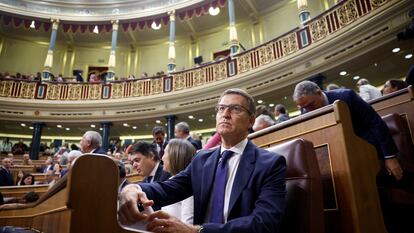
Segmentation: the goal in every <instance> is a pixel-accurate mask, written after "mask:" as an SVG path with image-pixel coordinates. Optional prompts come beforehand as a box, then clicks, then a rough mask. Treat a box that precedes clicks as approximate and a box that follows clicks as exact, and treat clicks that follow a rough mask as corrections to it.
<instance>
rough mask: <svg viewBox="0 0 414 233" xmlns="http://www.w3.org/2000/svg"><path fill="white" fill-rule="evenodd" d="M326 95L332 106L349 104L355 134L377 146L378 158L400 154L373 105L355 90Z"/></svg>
mask: <svg viewBox="0 0 414 233" xmlns="http://www.w3.org/2000/svg"><path fill="white" fill-rule="evenodd" d="M325 94H326V96H327V97H328V101H329V104H332V103H333V102H334V101H335V100H342V101H344V102H345V103H347V105H348V108H349V111H350V113H351V119H352V126H353V128H354V132H355V134H356V135H358V136H359V137H361V138H363V139H365V140H366V141H368V142H369V143H371V144H372V145H373V146H375V148H376V149H377V152H378V157H380V158H384V157H388V156H392V155H395V154H397V153H398V149H397V146H396V145H395V142H394V140H393V139H392V136H391V134H390V132H389V129H388V127H387V125H386V124H385V122H384V121H383V120H382V118H381V117H380V116H379V115H378V114H377V112H375V110H374V109H373V108H372V107H371V105H369V104H368V103H367V102H365V101H364V100H363V99H362V98H361V97H359V96H358V95H357V94H356V93H355V92H354V91H353V90H349V89H336V90H332V91H327V92H325Z"/></svg>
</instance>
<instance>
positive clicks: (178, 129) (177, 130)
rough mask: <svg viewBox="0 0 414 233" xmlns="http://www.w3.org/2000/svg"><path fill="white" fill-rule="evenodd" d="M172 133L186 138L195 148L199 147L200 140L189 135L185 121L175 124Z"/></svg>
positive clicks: (177, 136)
mask: <svg viewBox="0 0 414 233" xmlns="http://www.w3.org/2000/svg"><path fill="white" fill-rule="evenodd" d="M174 134H175V137H176V138H181V139H184V140H188V141H189V142H190V143H191V144H192V145H193V146H194V148H195V149H196V150H200V149H201V147H202V146H201V141H199V140H195V139H194V138H192V137H191V136H190V126H189V125H188V124H187V122H184V121H183V122H180V123H178V124H176V125H175V127H174Z"/></svg>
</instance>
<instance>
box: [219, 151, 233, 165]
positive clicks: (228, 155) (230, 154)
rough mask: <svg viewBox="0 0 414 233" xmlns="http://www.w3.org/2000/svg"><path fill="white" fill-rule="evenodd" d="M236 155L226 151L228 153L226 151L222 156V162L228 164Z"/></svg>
mask: <svg viewBox="0 0 414 233" xmlns="http://www.w3.org/2000/svg"><path fill="white" fill-rule="evenodd" d="M233 154H234V152H233V151H231V150H226V151H224V152H223V153H222V154H221V160H222V161H221V162H222V163H226V162H227V160H228V159H229V158H230V157H231V156H232V155H233Z"/></svg>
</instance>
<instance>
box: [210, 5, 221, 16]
mask: <svg viewBox="0 0 414 233" xmlns="http://www.w3.org/2000/svg"><path fill="white" fill-rule="evenodd" d="M208 13H209V14H210V15H211V16H216V15H218V14H219V13H220V8H218V7H212V6H210V8H208Z"/></svg>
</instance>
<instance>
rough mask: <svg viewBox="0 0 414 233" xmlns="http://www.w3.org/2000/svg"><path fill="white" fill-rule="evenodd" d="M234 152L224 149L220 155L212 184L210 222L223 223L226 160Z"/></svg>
mask: <svg viewBox="0 0 414 233" xmlns="http://www.w3.org/2000/svg"><path fill="white" fill-rule="evenodd" d="M233 154H234V152H233V151H231V150H226V151H224V152H223V154H222V155H221V158H220V160H219V162H218V165H217V169H216V174H215V178H214V186H213V199H212V203H211V210H210V222H211V223H224V216H223V210H224V196H225V194H226V183H227V170H228V167H229V166H228V165H227V160H228V159H229V158H230V157H231V156H232V155H233Z"/></svg>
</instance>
